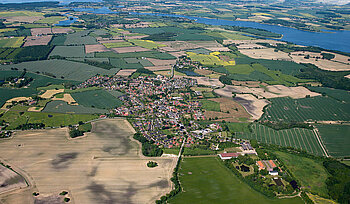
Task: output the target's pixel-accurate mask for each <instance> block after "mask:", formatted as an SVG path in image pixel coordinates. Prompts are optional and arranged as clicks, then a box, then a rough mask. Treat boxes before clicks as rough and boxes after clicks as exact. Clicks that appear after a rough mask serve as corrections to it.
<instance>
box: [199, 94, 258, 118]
mask: <svg viewBox="0 0 350 204" xmlns="http://www.w3.org/2000/svg"><path fill="white" fill-rule="evenodd" d="M208 100H210V101H215V102H217V103H219V104H220V110H221V111H220V112H217V111H206V112H204V115H205V117H207V118H215V117H218V118H219V119H220V120H222V119H224V120H225V121H228V122H239V119H240V118H250V117H251V116H250V115H249V114H248V113H247V111H246V110H245V109H244V108H243V107H242V105H240V104H239V103H237V102H235V101H233V100H231V99H229V98H223V97H222V98H211V99H208Z"/></svg>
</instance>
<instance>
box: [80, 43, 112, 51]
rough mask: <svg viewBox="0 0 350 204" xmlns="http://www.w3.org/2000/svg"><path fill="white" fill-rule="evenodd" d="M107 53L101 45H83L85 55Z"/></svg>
mask: <svg viewBox="0 0 350 204" xmlns="http://www.w3.org/2000/svg"><path fill="white" fill-rule="evenodd" d="M106 51H109V49H107V48H106V47H105V46H103V45H101V44H96V45H85V53H94V52H106Z"/></svg>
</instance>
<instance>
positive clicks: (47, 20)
mask: <svg viewBox="0 0 350 204" xmlns="http://www.w3.org/2000/svg"><path fill="white" fill-rule="evenodd" d="M65 19H67V18H66V17H64V16H50V17H46V18H43V19H40V20H38V21H35V22H34V23H46V24H57V23H58V22H59V21H62V20H65Z"/></svg>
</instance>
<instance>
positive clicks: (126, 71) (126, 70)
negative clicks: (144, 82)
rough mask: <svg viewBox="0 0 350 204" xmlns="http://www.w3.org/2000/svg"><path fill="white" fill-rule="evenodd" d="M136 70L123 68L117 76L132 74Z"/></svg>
mask: <svg viewBox="0 0 350 204" xmlns="http://www.w3.org/2000/svg"><path fill="white" fill-rule="evenodd" d="M134 72H136V69H122V70H120V71H119V72H118V73H117V76H130V75H131V74H132V73H134Z"/></svg>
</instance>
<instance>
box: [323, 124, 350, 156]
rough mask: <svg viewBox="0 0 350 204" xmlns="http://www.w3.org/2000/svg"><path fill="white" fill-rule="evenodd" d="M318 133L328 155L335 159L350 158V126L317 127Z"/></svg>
mask: <svg viewBox="0 0 350 204" xmlns="http://www.w3.org/2000/svg"><path fill="white" fill-rule="evenodd" d="M316 128H317V129H318V133H319V135H320V136H321V138H322V141H323V143H324V145H325V146H326V149H327V152H328V154H330V155H331V156H333V157H349V156H350V148H349V147H350V137H349V133H350V125H324V124H320V125H316Z"/></svg>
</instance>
